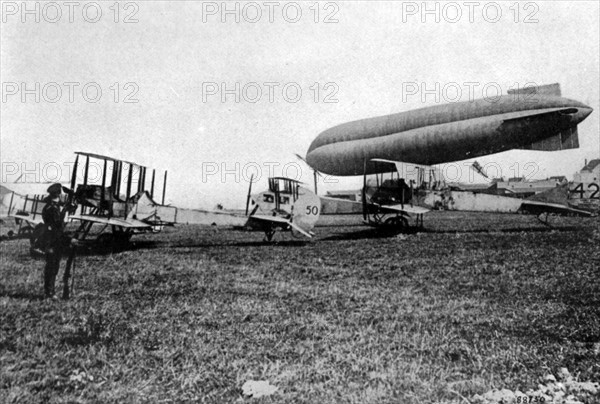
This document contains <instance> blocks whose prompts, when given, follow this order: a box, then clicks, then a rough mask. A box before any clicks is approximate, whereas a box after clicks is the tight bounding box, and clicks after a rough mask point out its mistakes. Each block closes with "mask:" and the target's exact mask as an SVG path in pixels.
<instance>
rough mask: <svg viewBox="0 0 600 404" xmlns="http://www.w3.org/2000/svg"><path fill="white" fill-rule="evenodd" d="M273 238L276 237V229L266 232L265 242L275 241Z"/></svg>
mask: <svg viewBox="0 0 600 404" xmlns="http://www.w3.org/2000/svg"><path fill="white" fill-rule="evenodd" d="M273 236H275V230H274V229H270V230H267V231H265V240H266V241H269V242H270V241H273Z"/></svg>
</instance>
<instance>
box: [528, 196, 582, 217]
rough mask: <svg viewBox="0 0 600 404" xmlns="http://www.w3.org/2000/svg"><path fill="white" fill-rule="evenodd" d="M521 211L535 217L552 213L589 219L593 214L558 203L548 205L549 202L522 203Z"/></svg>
mask: <svg viewBox="0 0 600 404" xmlns="http://www.w3.org/2000/svg"><path fill="white" fill-rule="evenodd" d="M520 210H521V211H524V212H527V213H532V214H535V215H540V214H543V213H552V214H557V215H561V216H583V217H591V216H593V214H592V213H591V212H588V211H585V210H581V209H575V208H571V207H568V206H565V205H561V204H558V203H550V202H541V201H527V200H526V201H523V203H522V204H521V207H520Z"/></svg>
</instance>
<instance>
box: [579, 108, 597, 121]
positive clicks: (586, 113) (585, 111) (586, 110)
mask: <svg viewBox="0 0 600 404" xmlns="http://www.w3.org/2000/svg"><path fill="white" fill-rule="evenodd" d="M580 111H581V120H582V121H583V120H584V119H585V118H587V117H588V116H589V115H590V114H591V113H592V112H594V109H593V108H592V107H588V106H587V105H585V106H584V107H583V108H581V109H580Z"/></svg>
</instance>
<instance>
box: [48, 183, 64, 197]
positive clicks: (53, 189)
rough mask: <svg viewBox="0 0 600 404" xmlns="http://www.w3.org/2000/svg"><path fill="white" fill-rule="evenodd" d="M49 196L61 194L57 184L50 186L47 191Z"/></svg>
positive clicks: (60, 187) (60, 188)
mask: <svg viewBox="0 0 600 404" xmlns="http://www.w3.org/2000/svg"><path fill="white" fill-rule="evenodd" d="M47 191H48V193H49V194H50V195H60V194H61V193H62V185H60V184H59V183H56V184H52V185H50V186H49V187H48V189H47Z"/></svg>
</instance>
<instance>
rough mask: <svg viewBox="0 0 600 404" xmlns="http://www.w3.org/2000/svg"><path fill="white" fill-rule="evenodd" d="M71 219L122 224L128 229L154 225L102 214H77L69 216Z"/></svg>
mask: <svg viewBox="0 0 600 404" xmlns="http://www.w3.org/2000/svg"><path fill="white" fill-rule="evenodd" d="M69 219H73V220H80V221H83V222H92V223H99V224H106V225H110V226H121V227H124V228H128V229H149V228H151V227H152V226H151V225H149V224H148V223H144V222H142V221H141V220H136V219H122V218H117V217H111V218H108V217H100V216H93V215H81V214H77V215H71V216H69Z"/></svg>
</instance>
